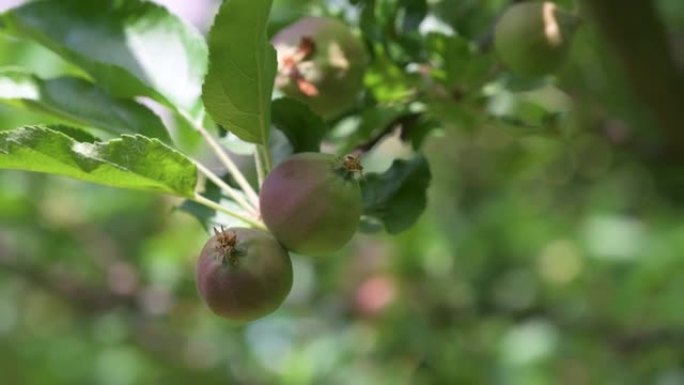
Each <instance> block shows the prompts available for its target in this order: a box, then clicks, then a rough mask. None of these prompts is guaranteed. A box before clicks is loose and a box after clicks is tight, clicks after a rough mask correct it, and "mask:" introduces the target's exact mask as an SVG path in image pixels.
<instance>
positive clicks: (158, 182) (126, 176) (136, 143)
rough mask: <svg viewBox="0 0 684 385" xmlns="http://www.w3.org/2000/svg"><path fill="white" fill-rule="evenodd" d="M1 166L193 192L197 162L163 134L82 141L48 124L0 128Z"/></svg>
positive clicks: (171, 191)
mask: <svg viewBox="0 0 684 385" xmlns="http://www.w3.org/2000/svg"><path fill="white" fill-rule="evenodd" d="M0 168H4V169H15V170H26V171H35V172H42V173H49V174H57V175H64V176H68V177H72V178H76V179H80V180H84V181H88V182H93V183H98V184H103V185H107V186H113V187H120V188H128V189H137V190H148V191H155V192H164V193H168V194H173V195H179V196H184V197H190V196H192V195H193V193H194V190H195V184H196V182H197V172H196V168H195V165H194V164H193V163H192V161H190V160H189V159H188V158H186V157H185V156H184V155H183V154H181V153H179V152H177V151H175V150H173V149H172V148H170V147H168V146H167V145H165V144H164V143H162V142H161V141H159V140H157V139H150V138H147V137H144V136H142V135H122V136H121V137H120V138H117V139H112V140H109V141H106V142H95V143H89V142H79V141H76V140H75V139H72V138H71V137H69V136H67V135H66V134H65V133H64V132H61V131H58V130H53V129H51V128H50V127H45V126H28V127H21V128H17V129H14V130H10V131H2V132H0Z"/></svg>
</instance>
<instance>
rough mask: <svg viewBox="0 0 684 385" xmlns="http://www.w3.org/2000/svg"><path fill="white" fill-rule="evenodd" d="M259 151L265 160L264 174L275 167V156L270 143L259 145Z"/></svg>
mask: <svg viewBox="0 0 684 385" xmlns="http://www.w3.org/2000/svg"><path fill="white" fill-rule="evenodd" d="M257 152H261V156H262V159H263V160H264V162H263V163H264V175H268V173H269V172H270V171H271V169H272V168H273V158H272V157H271V148H270V146H269V145H268V144H264V145H257Z"/></svg>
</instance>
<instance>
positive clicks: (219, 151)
mask: <svg viewBox="0 0 684 385" xmlns="http://www.w3.org/2000/svg"><path fill="white" fill-rule="evenodd" d="M190 123H191V124H192V125H193V126H194V127H195V129H196V130H197V131H198V132H199V133H200V135H202V137H203V138H204V140H205V141H206V142H207V144H208V145H209V147H211V149H212V150H213V151H214V153H215V154H216V156H218V158H219V160H220V161H221V163H223V165H224V166H225V167H226V169H227V170H228V172H229V173H230V175H231V176H232V177H233V179H235V182H236V183H237V184H238V186H240V189H242V191H243V192H244V193H245V194H246V195H247V199H249V201H250V203H251V204H252V205H253V206H254V207H258V206H259V196H258V195H257V193H256V191H254V189H253V188H252V186H251V185H250V184H249V182H248V181H247V178H245V176H244V175H243V174H242V172H241V171H240V169H239V168H238V167H237V165H236V164H235V162H233V160H232V159H230V156H228V153H227V152H226V150H225V149H224V148H223V147H222V146H221V144H219V142H218V141H217V140H216V139H214V137H213V136H212V135H211V134H210V133H209V131H207V129H206V128H204V127H203V126H202V125H201V124H195V123H193V122H192V121H190Z"/></svg>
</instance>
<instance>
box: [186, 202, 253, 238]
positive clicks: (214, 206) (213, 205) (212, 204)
mask: <svg viewBox="0 0 684 385" xmlns="http://www.w3.org/2000/svg"><path fill="white" fill-rule="evenodd" d="M190 200H192V201H195V202H197V203H199V204H202V205H204V206H207V207H209V208H211V209H214V210H216V211H220V212H222V213H224V214H226V215H230V216H231V217H233V218H236V219H239V220H241V221H243V222H245V223H247V224H249V225H252V226H254V227H257V228H260V229H264V230H265V229H266V226H265V225H264V224H263V223H262V222H261V221H259V220H257V219H254V218H251V217H248V216H246V215H242V214H241V213H238V212H236V211H233V210H230V209H227V208H225V207H224V206H221V205H220V204H218V203H216V202H214V201H212V200H211V199H208V198H205V197H203V196H202V195H200V194H195V196H194V197H192V198H190Z"/></svg>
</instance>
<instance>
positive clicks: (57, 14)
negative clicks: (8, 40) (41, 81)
mask: <svg viewBox="0 0 684 385" xmlns="http://www.w3.org/2000/svg"><path fill="white" fill-rule="evenodd" d="M0 20H2V22H4V23H5V29H6V31H7V32H9V33H11V34H13V35H17V36H20V37H24V38H29V39H33V40H35V41H37V42H39V43H41V44H43V45H44V46H46V47H47V48H49V49H51V50H53V51H55V52H56V53H58V54H59V55H61V56H62V57H64V58H65V59H67V60H68V61H70V62H72V63H74V64H76V65H78V66H80V67H82V68H83V69H84V70H86V71H87V72H88V73H89V74H90V75H91V76H92V77H93V78H94V79H95V80H96V82H97V83H99V84H100V85H101V86H102V87H104V88H106V89H107V90H108V91H110V92H111V93H113V94H114V95H116V96H123V97H130V96H136V95H146V96H151V97H154V98H155V99H157V100H159V101H160V102H162V103H165V104H168V105H170V106H175V107H178V108H180V109H181V110H183V111H185V112H188V113H190V114H191V115H193V116H197V115H198V114H199V113H200V111H201V103H200V99H199V98H200V92H201V82H202V75H203V74H204V71H205V67H206V60H207V48H206V45H205V42H204V39H203V38H202V36H201V35H200V34H199V33H198V32H197V31H195V30H194V29H192V28H190V27H188V26H187V25H186V24H184V23H183V22H182V21H181V20H180V19H178V18H177V17H175V16H174V15H172V14H171V13H169V12H168V11H167V10H166V9H165V8H163V7H161V6H159V5H157V4H154V3H152V2H146V1H139V0H118V1H114V0H90V1H80V0H60V1H38V2H31V3H28V4H26V5H23V6H21V7H19V8H15V9H13V10H10V11H8V12H6V13H4V14H2V15H0Z"/></svg>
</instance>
